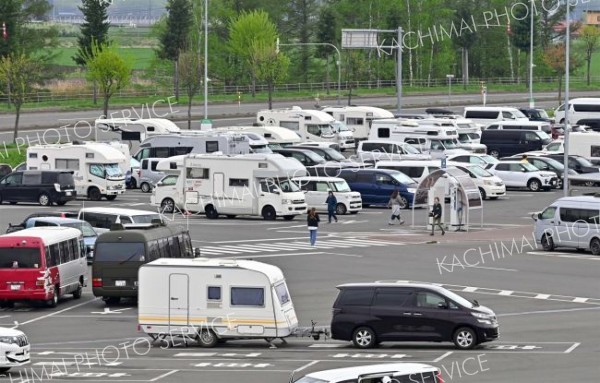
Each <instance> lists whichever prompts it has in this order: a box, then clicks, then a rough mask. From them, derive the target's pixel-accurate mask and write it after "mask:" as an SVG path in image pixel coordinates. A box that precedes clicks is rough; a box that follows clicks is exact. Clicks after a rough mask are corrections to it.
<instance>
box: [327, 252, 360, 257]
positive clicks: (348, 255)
mask: <svg viewBox="0 0 600 383" xmlns="http://www.w3.org/2000/svg"><path fill="white" fill-rule="evenodd" d="M323 254H332V255H340V256H342V257H353V258H362V257H363V256H362V255H356V254H340V253H333V252H331V251H324V252H323Z"/></svg>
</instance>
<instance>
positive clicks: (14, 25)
mask: <svg viewBox="0 0 600 383" xmlns="http://www.w3.org/2000/svg"><path fill="white" fill-rule="evenodd" d="M50 9H51V6H50V3H49V2H48V1H47V0H1V1H0V23H3V22H4V23H6V31H7V33H8V38H7V39H6V40H5V39H0V57H3V56H7V55H10V54H11V53H20V52H28V53H31V54H33V53H35V54H36V56H37V57H39V58H40V59H41V60H44V61H46V60H47V59H49V58H51V57H52V56H53V54H51V53H54V54H55V52H52V48H53V47H55V46H56V45H57V44H58V41H57V39H56V38H57V37H58V29H57V28H56V27H54V26H46V25H34V24H33V23H31V21H42V20H44V19H46V17H47V14H48V12H49V11H50Z"/></svg>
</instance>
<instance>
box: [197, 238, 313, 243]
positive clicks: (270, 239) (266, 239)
mask: <svg viewBox="0 0 600 383" xmlns="http://www.w3.org/2000/svg"><path fill="white" fill-rule="evenodd" d="M292 239H306V237H292V238H265V239H246V240H238V241H219V242H211V243H240V242H261V241H286V240H292ZM201 242H202V241H201Z"/></svg>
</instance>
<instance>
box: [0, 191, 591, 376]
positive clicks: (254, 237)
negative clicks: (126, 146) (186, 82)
mask: <svg viewBox="0 0 600 383" xmlns="http://www.w3.org/2000/svg"><path fill="white" fill-rule="evenodd" d="M590 190H591V189H586V188H581V189H579V190H577V191H575V192H574V193H575V194H580V193H583V192H589V191H590ZM561 196H562V191H559V190H555V191H549V192H539V193H532V192H527V191H516V190H515V191H509V192H508V193H507V197H504V198H500V199H499V200H496V201H485V202H484V204H483V222H480V221H479V217H480V216H481V213H482V211H481V210H474V211H472V212H471V219H470V222H471V223H472V225H471V227H469V231H468V232H456V231H454V230H453V229H449V230H448V231H447V234H446V235H445V236H443V237H442V236H439V235H436V236H434V237H431V236H429V234H428V231H427V230H426V229H425V227H424V226H422V223H423V222H424V220H425V217H426V214H427V212H426V211H425V210H424V209H416V210H415V226H411V225H410V223H411V222H412V217H411V213H412V211H411V210H405V211H403V215H404V219H405V221H406V223H405V224H404V225H403V226H389V225H388V224H387V222H388V214H389V212H390V211H389V210H387V209H377V208H369V209H365V210H363V211H361V212H359V213H358V214H356V215H347V216H341V217H340V219H339V222H338V223H333V224H327V223H324V224H322V225H321V227H320V230H319V238H318V241H317V248H311V247H310V246H308V234H307V230H306V227H305V222H304V219H303V217H300V218H298V219H296V220H293V221H283V220H277V221H271V222H269V221H264V220H262V219H259V218H237V219H225V218H222V219H218V220H207V219H206V218H205V217H204V216H191V217H185V218H184V217H182V216H180V215H172V216H167V217H166V218H167V219H168V220H172V221H173V222H175V223H179V224H182V225H186V226H187V227H188V228H189V231H190V234H191V236H192V239H193V241H194V246H195V247H199V248H200V249H201V251H202V254H203V255H204V256H206V257H215V258H228V259H255V260H257V261H261V262H266V263H270V264H274V265H276V266H278V267H280V268H281V269H282V270H283V272H284V274H285V276H286V279H287V281H288V286H289V289H290V294H291V297H292V300H293V302H294V305H295V308H296V312H297V315H298V317H299V319H300V322H301V325H302V326H310V324H311V320H314V321H316V322H317V324H318V325H323V326H327V325H328V324H329V321H330V319H331V306H332V303H333V301H334V299H335V297H336V293H337V290H336V288H335V286H336V285H338V284H341V283H347V282H368V281H375V280H411V281H424V282H434V283H439V284H442V285H443V286H445V287H446V288H448V289H450V290H453V291H456V292H458V293H459V294H461V295H463V296H464V297H466V298H468V299H477V300H478V301H479V302H480V303H481V304H483V305H485V306H488V307H490V308H492V309H493V310H494V311H495V312H496V314H497V315H498V318H499V323H500V339H499V340H498V341H495V342H490V343H486V344H483V345H482V346H480V347H478V348H476V349H474V350H470V351H458V350H456V349H455V348H454V347H453V345H452V344H449V343H439V344H438V343H432V344H420V343H409V344H405V343H390V344H383V345H382V346H381V347H379V348H376V349H372V350H357V349H354V348H352V347H351V345H350V344H349V343H348V342H338V341H332V340H330V339H320V340H318V341H317V340H314V339H312V338H298V339H296V338H290V339H288V340H287V344H283V343H280V342H276V345H277V348H276V349H270V348H269V346H268V344H267V343H266V342H264V341H261V340H258V341H231V342H227V343H225V344H222V345H219V346H217V347H216V348H213V349H204V348H200V347H198V346H196V345H195V344H193V343H190V344H187V345H186V344H183V343H182V342H179V343H176V344H174V345H170V347H167V345H166V344H164V343H163V344H154V345H151V344H150V343H149V338H147V337H145V336H144V334H142V333H140V332H138V330H137V309H136V305H135V302H127V301H125V302H123V303H121V304H119V305H114V306H110V307H107V306H106V305H105V304H104V303H103V302H102V301H101V300H99V299H97V298H95V297H93V295H92V294H91V288H90V287H89V286H88V287H87V288H86V289H85V291H84V294H83V297H82V298H81V299H80V300H73V299H72V298H70V297H66V298H65V299H63V300H62V301H61V302H60V303H59V305H58V307H56V308H54V309H46V308H39V307H31V306H28V305H16V306H15V307H14V308H5V309H1V310H0V324H1V325H3V326H12V325H13V323H14V322H15V321H16V322H18V323H19V325H18V327H19V329H21V330H22V331H24V332H25V333H26V334H27V335H28V337H29V339H30V341H31V343H32V362H31V364H30V365H28V366H26V367H22V368H15V369H13V370H11V372H10V375H9V376H7V377H6V379H5V381H11V382H19V383H25V382H32V381H36V379H37V380H38V381H40V379H39V378H36V377H35V376H38V377H39V376H41V375H44V374H46V375H45V376H44V378H43V379H42V380H44V379H45V380H49V379H51V380H53V381H77V382H177V383H182V382H215V383H221V382H222V383H225V382H247V383H259V382H269V383H271V382H273V383H275V382H287V381H288V379H289V375H290V373H291V372H292V371H294V370H299V371H298V372H296V376H301V375H302V374H305V373H307V372H310V371H316V370H323V369H328V368H336V367H344V366H356V365H364V364H372V363H388V362H417V361H418V362H423V363H427V364H431V365H434V366H437V367H438V368H440V369H441V370H442V375H443V376H444V379H445V381H446V382H508V381H510V382H565V381H588V380H590V379H594V377H596V376H598V373H599V372H600V370H599V367H598V354H599V352H600V346H599V341H600V332H599V331H598V329H597V323H598V319H599V314H600V289H599V287H600V285H599V282H598V270H599V266H600V263H599V262H600V257H594V256H592V255H591V254H589V253H579V252H570V251H555V252H550V253H549V252H544V251H542V250H541V249H539V248H537V247H536V245H535V244H534V243H533V240H532V238H531V232H532V229H533V221H532V219H531V213H533V212H536V211H540V210H542V209H543V208H544V207H545V206H547V205H548V204H550V203H551V202H553V201H554V200H555V199H557V198H559V197H561ZM148 203H149V194H144V193H141V192H140V191H128V192H127V193H126V194H125V195H123V196H119V197H118V198H117V199H116V200H115V201H113V202H107V201H100V202H88V201H84V200H77V201H73V202H70V203H68V204H67V205H66V206H64V207H61V208H60V209H70V210H71V209H72V210H76V209H78V208H80V207H82V206H84V205H85V206H115V207H126V208H134V209H152V207H151V206H150V205H148ZM446 207H448V206H446ZM1 209H2V214H1V215H0V228H5V227H6V226H7V225H8V223H9V222H11V223H13V224H14V223H17V222H19V221H20V220H22V219H23V218H24V217H25V216H26V215H28V214H30V213H33V212H39V211H44V210H47V211H50V210H56V209H58V207H39V206H37V205H34V204H29V205H27V204H18V205H14V206H13V205H2V207H1ZM33 374H35V376H34V375H33Z"/></svg>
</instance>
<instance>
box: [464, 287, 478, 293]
mask: <svg viewBox="0 0 600 383" xmlns="http://www.w3.org/2000/svg"><path fill="white" fill-rule="evenodd" d="M463 291H464V292H465V293H472V292H475V291H477V287H465V288H464V289H463Z"/></svg>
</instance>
